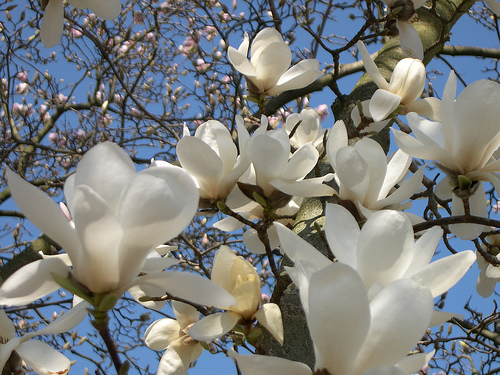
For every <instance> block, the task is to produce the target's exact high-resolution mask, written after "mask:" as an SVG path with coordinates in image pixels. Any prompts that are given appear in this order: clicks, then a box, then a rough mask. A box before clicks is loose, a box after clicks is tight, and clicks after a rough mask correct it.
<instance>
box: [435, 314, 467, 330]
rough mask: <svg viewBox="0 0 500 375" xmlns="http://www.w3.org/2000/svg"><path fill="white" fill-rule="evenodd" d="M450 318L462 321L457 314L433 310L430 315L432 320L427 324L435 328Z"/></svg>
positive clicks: (461, 316) (460, 316)
mask: <svg viewBox="0 0 500 375" xmlns="http://www.w3.org/2000/svg"><path fill="white" fill-rule="evenodd" d="M451 318H458V319H463V318H464V317H463V315H460V314H457V313H450V312H447V311H441V310H434V312H433V313H432V319H431V322H430V323H429V327H437V326H439V325H441V324H443V323H445V322H447V321H448V320H450V319H451Z"/></svg>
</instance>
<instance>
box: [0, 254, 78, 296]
mask: <svg viewBox="0 0 500 375" xmlns="http://www.w3.org/2000/svg"><path fill="white" fill-rule="evenodd" d="M53 272H54V273H56V274H58V275H61V276H64V277H66V276H68V273H69V269H68V267H67V266H66V263H64V261H62V260H61V259H59V258H50V259H40V260H36V261H34V262H31V263H29V264H27V265H25V266H24V267H22V268H20V269H19V270H18V271H16V272H15V273H14V274H12V275H11V276H10V277H9V278H7V280H5V281H4V282H3V284H2V286H1V287H0V305H11V306H21V305H25V304H27V303H31V302H33V301H35V300H37V299H39V298H42V297H44V296H46V295H47V294H50V293H52V292H54V291H56V290H57V289H59V288H60V286H59V284H57V283H56V282H55V281H54V279H53V278H52V273H53Z"/></svg>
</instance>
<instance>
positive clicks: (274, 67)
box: [227, 27, 322, 98]
mask: <svg viewBox="0 0 500 375" xmlns="http://www.w3.org/2000/svg"><path fill="white" fill-rule="evenodd" d="M249 45H250V38H249V37H248V34H245V39H243V42H242V43H241V45H240V46H239V48H238V49H236V48H234V47H229V49H228V51H227V54H228V58H229V61H230V62H231V64H232V65H233V66H234V68H235V69H236V70H237V71H239V72H240V73H241V74H243V75H244V76H245V78H246V82H247V90H248V92H249V95H250V96H252V97H255V98H259V97H260V96H261V95H264V96H274V95H278V94H280V93H282V92H283V91H287V90H294V89H300V88H302V87H305V86H307V85H309V84H310V83H312V82H314V81H315V80H316V79H317V78H318V77H320V76H321V75H322V73H321V71H320V70H319V61H318V60H316V59H306V60H302V61H300V62H299V63H298V64H296V65H294V66H293V67H292V68H290V64H291V62H292V52H291V51H290V47H289V46H288V44H286V43H285V42H284V41H283V37H282V36H281V34H280V33H279V32H278V31H277V30H276V29H274V28H272V27H268V28H265V29H263V30H261V31H260V32H259V33H258V34H257V35H256V36H255V38H254V39H253V41H252V46H251V49H250V50H251V52H250V60H248V58H247V55H248V48H249Z"/></svg>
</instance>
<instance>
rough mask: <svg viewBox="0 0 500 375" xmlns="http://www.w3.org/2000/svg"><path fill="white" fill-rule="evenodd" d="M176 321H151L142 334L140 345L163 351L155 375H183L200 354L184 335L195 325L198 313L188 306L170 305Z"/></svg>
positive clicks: (189, 337) (193, 343) (175, 303)
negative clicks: (141, 343) (142, 339)
mask: <svg viewBox="0 0 500 375" xmlns="http://www.w3.org/2000/svg"><path fill="white" fill-rule="evenodd" d="M172 308H173V310H174V315H175V317H176V318H177V320H174V319H168V318H165V319H159V320H156V321H154V322H153V323H152V324H151V325H150V326H149V327H148V329H147V330H146V333H145V334H144V342H145V343H146V345H147V346H148V347H149V348H151V349H153V350H165V349H167V350H166V351H165V353H164V354H163V356H162V357H161V360H160V364H159V366H158V372H157V374H175V375H183V374H186V372H187V370H188V369H189V365H190V363H191V362H193V361H195V360H196V359H197V358H198V357H199V356H200V355H201V353H202V352H203V347H202V346H201V344H200V343H199V341H197V340H195V339H193V338H192V337H191V336H189V335H188V331H189V329H190V328H191V327H192V326H193V324H195V323H196V322H198V321H199V319H200V317H199V313H198V311H197V310H196V309H195V308H194V307H193V306H190V305H187V304H185V303H182V302H177V301H172Z"/></svg>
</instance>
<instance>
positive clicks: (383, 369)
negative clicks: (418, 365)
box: [363, 366, 408, 375]
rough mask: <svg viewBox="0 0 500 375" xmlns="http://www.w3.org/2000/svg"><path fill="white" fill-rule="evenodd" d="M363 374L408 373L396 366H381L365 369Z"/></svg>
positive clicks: (394, 374) (386, 374)
mask: <svg viewBox="0 0 500 375" xmlns="http://www.w3.org/2000/svg"><path fill="white" fill-rule="evenodd" d="M363 375H408V373H407V372H405V371H403V370H402V369H400V368H399V367H396V366H381V367H377V368H373V369H370V370H368V371H365V372H363Z"/></svg>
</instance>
